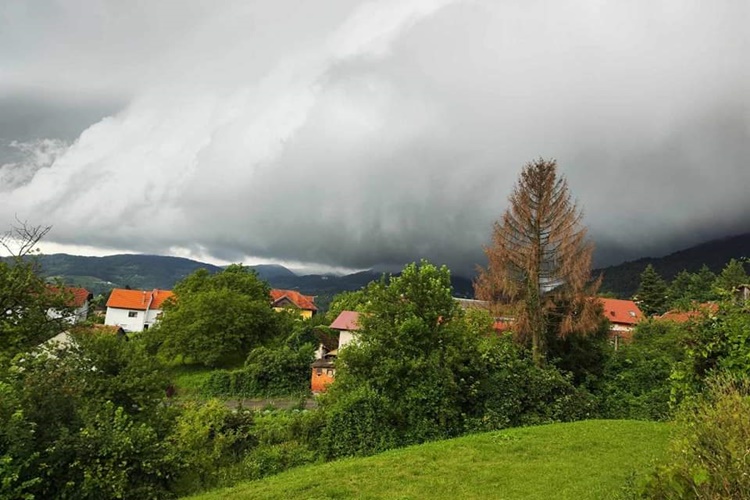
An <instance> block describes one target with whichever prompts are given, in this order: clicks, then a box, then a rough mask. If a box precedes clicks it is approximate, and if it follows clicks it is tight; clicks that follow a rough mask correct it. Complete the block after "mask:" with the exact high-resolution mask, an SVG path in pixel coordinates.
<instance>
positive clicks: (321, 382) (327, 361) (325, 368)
mask: <svg viewBox="0 0 750 500" xmlns="http://www.w3.org/2000/svg"><path fill="white" fill-rule="evenodd" d="M337 354H338V350H337V349H334V350H333V351H331V352H328V353H326V354H325V355H323V357H322V358H320V359H316V360H315V361H313V363H312V378H311V380H310V388H311V389H312V392H313V393H319V392H323V391H325V390H326V387H327V386H328V385H329V384H331V383H333V381H334V379H335V378H336V366H335V361H336V355H337Z"/></svg>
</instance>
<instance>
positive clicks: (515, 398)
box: [466, 336, 595, 431]
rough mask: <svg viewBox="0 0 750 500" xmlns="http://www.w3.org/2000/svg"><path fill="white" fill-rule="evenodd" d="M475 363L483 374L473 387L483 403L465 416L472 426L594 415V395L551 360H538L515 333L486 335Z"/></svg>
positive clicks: (498, 426) (497, 426)
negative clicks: (519, 343)
mask: <svg viewBox="0 0 750 500" xmlns="http://www.w3.org/2000/svg"><path fill="white" fill-rule="evenodd" d="M480 352H481V354H480V357H478V358H477V359H476V360H475V364H476V365H478V366H480V367H481V369H482V374H481V376H480V377H479V378H478V380H479V383H478V384H477V385H476V387H475V394H474V397H475V400H476V401H477V403H478V405H479V407H478V408H477V409H476V411H475V412H474V415H475V416H474V417H473V418H470V419H468V420H467V424H466V426H467V429H469V430H473V431H476V430H495V429H503V428H506V427H515V426H522V425H536V424H542V423H551V422H565V421H572V420H579V419H582V418H591V417H592V412H593V410H594V406H595V405H594V400H593V397H592V396H591V395H590V394H589V393H588V392H587V391H586V390H584V389H583V388H577V387H575V386H574V385H573V383H572V380H571V377H570V376H564V375H563V374H561V373H560V372H559V371H558V370H557V369H555V368H554V367H552V366H543V367H539V366H536V365H535V364H534V363H533V361H532V359H531V358H530V357H529V355H528V354H529V353H528V352H527V351H526V350H525V349H523V348H521V347H519V346H517V345H516V344H515V343H514V342H513V341H512V339H511V338H509V337H507V336H505V337H502V338H495V339H486V340H485V341H484V342H483V343H482V348H481V351H480Z"/></svg>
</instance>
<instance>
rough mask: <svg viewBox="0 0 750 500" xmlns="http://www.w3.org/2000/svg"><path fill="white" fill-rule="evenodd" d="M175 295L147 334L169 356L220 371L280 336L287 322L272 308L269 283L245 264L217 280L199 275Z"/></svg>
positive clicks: (205, 273)
mask: <svg viewBox="0 0 750 500" xmlns="http://www.w3.org/2000/svg"><path fill="white" fill-rule="evenodd" d="M174 293H175V298H174V300H172V301H168V302H167V303H166V304H165V305H164V312H163V316H162V318H161V321H160V322H159V324H158V325H157V327H156V328H153V329H151V330H149V332H148V333H147V334H144V336H146V337H147V338H148V340H149V343H150V344H151V345H152V350H157V349H158V351H159V352H160V353H161V354H163V355H164V356H166V357H169V358H171V357H174V356H177V355H182V356H184V357H189V358H191V359H193V360H194V361H196V362H199V363H203V364H204V365H207V366H217V365H219V364H221V363H222V361H225V360H226V359H227V357H229V356H231V355H235V354H238V353H239V354H241V355H242V356H243V357H244V356H245V355H246V354H247V353H248V352H249V351H250V350H251V349H252V348H254V347H256V346H258V345H261V344H262V343H264V342H268V341H270V340H272V339H274V338H275V337H277V336H278V335H280V334H281V332H280V327H281V322H282V320H283V318H281V317H279V316H278V315H276V314H275V313H274V311H273V310H272V309H271V306H270V302H269V288H268V284H266V283H265V282H263V281H260V280H259V279H258V278H257V276H256V274H255V272H253V271H250V270H248V269H247V268H245V267H242V266H241V265H232V266H229V267H227V268H226V269H224V270H223V271H221V272H219V273H216V274H213V275H211V274H209V273H208V271H205V270H198V271H196V272H195V273H193V274H191V275H190V276H188V277H187V278H185V279H184V280H183V281H181V282H180V283H179V284H178V285H177V286H175V289H174Z"/></svg>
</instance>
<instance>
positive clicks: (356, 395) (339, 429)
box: [320, 387, 402, 459]
mask: <svg viewBox="0 0 750 500" xmlns="http://www.w3.org/2000/svg"><path fill="white" fill-rule="evenodd" d="M390 408H391V404H390V402H389V401H387V400H386V399H385V398H384V397H382V396H379V395H378V394H376V393H375V392H374V391H372V390H371V389H368V388H365V387H360V388H358V389H357V390H355V391H353V392H349V393H347V394H345V395H343V396H342V397H340V398H338V399H337V400H336V401H335V402H334V403H333V404H332V405H331V406H330V407H326V408H325V412H326V426H325V429H323V432H322V434H321V437H320V452H321V453H322V454H323V456H324V457H326V458H328V459H333V458H338V457H344V456H352V455H372V454H374V453H378V452H381V451H384V450H387V449H390V448H395V447H396V446H399V445H400V444H402V443H400V442H399V439H398V438H397V435H396V428H397V425H396V422H395V421H394V420H395V419H394V415H393V414H392V413H391V409H390Z"/></svg>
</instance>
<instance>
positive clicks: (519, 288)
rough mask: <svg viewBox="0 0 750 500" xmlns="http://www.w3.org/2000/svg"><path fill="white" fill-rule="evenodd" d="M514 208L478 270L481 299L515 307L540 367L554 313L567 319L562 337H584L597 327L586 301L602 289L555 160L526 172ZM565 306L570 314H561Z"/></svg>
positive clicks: (539, 163)
mask: <svg viewBox="0 0 750 500" xmlns="http://www.w3.org/2000/svg"><path fill="white" fill-rule="evenodd" d="M509 201H510V207H509V208H508V209H507V210H506V212H505V213H504V215H503V218H502V221H499V222H496V223H495V225H494V229H493V234H492V244H491V245H490V246H489V247H487V248H485V254H486V255H487V259H488V265H487V268H486V269H482V268H480V270H479V276H478V278H477V283H476V294H477V296H478V297H479V298H482V299H485V300H489V301H490V302H491V303H492V304H493V305H495V307H497V305H498V304H510V305H511V306H512V309H513V312H512V314H511V315H512V316H514V317H515V318H516V320H515V333H516V334H517V335H518V336H519V337H520V338H521V339H522V340H524V341H525V342H527V343H530V345H531V349H532V353H533V358H534V362H535V363H536V364H537V365H541V364H542V362H543V361H544V359H545V356H546V346H545V344H544V340H545V336H546V332H547V329H548V325H549V324H550V317H549V312H550V310H553V309H555V310H556V313H557V314H560V315H561V318H560V320H559V321H557V322H556V324H557V327H558V328H559V330H558V332H557V333H558V335H560V336H565V335H568V334H570V333H572V332H575V331H578V332H586V331H588V330H590V329H594V328H596V325H597V323H598V322H599V314H598V311H597V308H596V304H594V303H592V301H590V300H587V297H590V296H593V295H595V294H596V288H598V285H599V283H598V281H597V282H594V283H593V284H591V282H590V278H591V255H592V252H593V245H592V244H591V243H589V242H588V241H587V239H586V229H585V227H583V226H582V225H581V218H582V215H581V211H580V210H578V207H577V206H576V204H575V203H574V202H573V201H572V200H571V196H570V192H569V190H568V184H567V181H566V180H565V178H564V177H563V176H559V175H558V173H557V164H556V162H555V161H554V160H551V161H546V160H544V159H541V158H540V159H538V160H536V161H533V162H531V163H528V164H526V165H525V166H524V168H523V170H522V171H521V175H520V178H519V180H518V183H517V184H516V186H515V188H514V190H513V193H512V194H511V195H510V200H509ZM561 302H564V303H566V304H568V305H569V307H567V308H566V309H565V310H560V309H559V308H558V307H556V305H559V304H560V303H561Z"/></svg>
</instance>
